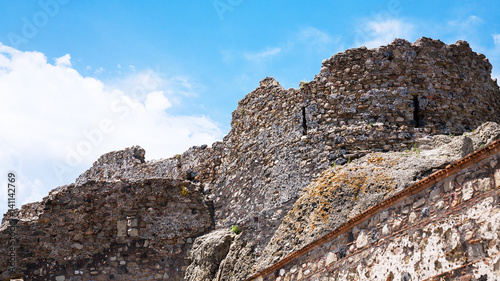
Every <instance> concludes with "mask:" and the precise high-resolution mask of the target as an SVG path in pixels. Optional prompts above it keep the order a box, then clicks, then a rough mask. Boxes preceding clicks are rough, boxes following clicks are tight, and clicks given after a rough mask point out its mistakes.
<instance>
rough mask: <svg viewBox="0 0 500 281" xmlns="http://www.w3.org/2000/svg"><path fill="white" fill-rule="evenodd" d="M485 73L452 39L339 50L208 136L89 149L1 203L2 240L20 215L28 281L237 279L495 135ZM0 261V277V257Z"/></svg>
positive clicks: (22, 268) (254, 95)
mask: <svg viewBox="0 0 500 281" xmlns="http://www.w3.org/2000/svg"><path fill="white" fill-rule="evenodd" d="M490 74H491V65H490V63H489V62H488V60H487V59H486V58H485V57H484V56H483V55H482V54H477V53H475V52H473V51H472V50H471V49H470V47H469V45H468V44H467V43H466V42H463V41H458V42H457V43H456V44H451V45H446V44H444V43H442V42H441V41H439V40H432V39H429V38H421V39H419V40H417V41H416V42H415V43H410V42H407V41H405V40H402V39H396V40H395V41H394V42H392V43H391V44H389V45H387V46H383V47H380V48H377V49H366V48H364V47H362V48H358V49H350V50H347V51H345V52H343V53H339V54H336V55H335V56H333V57H332V58H330V59H327V60H325V61H323V64H322V67H321V71H320V73H319V74H318V75H316V77H315V78H314V80H313V81H311V82H309V83H301V85H300V87H299V89H284V88H283V87H281V86H280V84H279V83H278V82H277V81H275V80H274V79H273V78H266V79H264V80H262V81H261V83H260V85H259V87H258V88H256V89H255V90H254V91H252V92H251V93H249V94H248V95H247V96H246V97H244V98H243V99H242V100H241V101H240V102H239V104H238V108H237V109H236V110H235V111H234V112H233V118H232V121H231V131H230V132H229V134H228V135H227V136H226V137H224V139H223V140H222V141H221V142H216V143H214V144H213V145H212V146H207V145H202V146H199V147H193V148H190V149H189V150H188V151H186V152H184V153H183V154H181V155H176V156H175V157H172V158H169V159H159V160H154V161H145V159H144V155H145V151H144V150H143V149H142V148H140V147H132V148H127V149H125V150H122V151H115V152H111V153H108V154H105V155H103V156H101V157H100V158H99V159H98V160H97V161H96V162H95V163H94V165H93V166H92V167H91V168H90V169H89V170H88V171H86V172H85V173H83V174H82V175H81V176H80V177H78V179H77V180H76V182H75V184H72V185H69V186H65V187H61V188H58V189H56V190H54V191H53V192H51V194H49V196H48V197H46V198H44V200H43V201H42V202H40V203H33V204H28V205H26V206H23V207H22V209H21V210H19V211H17V212H14V213H10V214H8V215H7V216H5V217H4V220H3V224H2V229H1V230H0V240H1V241H2V242H1V243H4V242H5V241H6V239H7V238H6V237H8V234H7V232H6V231H7V230H6V229H7V228H8V227H9V225H10V223H15V222H16V220H18V221H19V222H18V225H19V229H20V230H22V231H19V232H18V233H19V235H20V236H19V239H18V240H19V249H18V255H19V267H18V271H17V272H18V273H19V274H21V275H25V276H29V278H31V279H30V280H48V279H53V278H54V277H55V276H57V277H58V278H59V279H58V280H67V279H70V280H87V279H89V278H94V279H96V280H98V279H105V278H111V277H112V278H115V279H117V280H141V279H148V278H149V279H151V280H163V279H167V280H181V279H183V278H185V279H186V280H200V281H202V280H244V279H245V278H247V277H248V276H250V275H251V274H253V273H255V272H256V271H258V270H260V269H262V268H263V267H266V266H269V265H270V264H272V263H274V262H276V261H278V260H279V259H281V258H282V257H284V256H286V255H287V254H289V253H291V252H292V251H294V250H296V249H298V248H300V247H302V246H303V245H305V244H307V243H308V242H310V241H312V240H314V239H315V238H317V237H318V236H320V235H322V234H324V233H326V232H328V231H330V230H332V229H335V227H337V226H338V225H340V224H341V223H342V222H343V221H346V220H348V219H349V218H351V217H352V216H354V215H355V214H358V213H360V212H362V211H363V210H364V209H366V208H368V207H369V206H371V205H373V204H376V203H377V202H380V201H381V200H383V199H385V198H388V197H390V196H391V195H393V194H395V193H396V192H398V191H400V190H403V189H405V188H406V187H407V186H409V185H411V184H412V183H413V182H415V181H417V180H418V179H420V178H422V177H425V176H427V175H429V174H430V173H432V172H433V171H435V170H437V169H441V168H443V167H444V166H446V165H447V164H449V163H452V162H453V161H456V160H458V159H460V158H461V157H463V156H465V155H466V154H467V153H470V152H471V151H473V150H475V149H477V148H479V147H481V146H482V145H487V144H488V143H489V142H491V140H493V139H496V138H497V137H498V132H499V128H498V125H495V124H494V123H486V122H488V121H493V122H500V114H499V113H500V89H499V87H498V85H497V84H496V82H495V81H493V80H492V79H491V77H490ZM485 123H486V124H485ZM478 127H479V128H478ZM475 128H478V129H475ZM474 129H475V131H474V132H473V130H474ZM463 133H467V135H462V134H463ZM453 135H457V136H458V135H462V136H458V137H453ZM313 180H314V182H313ZM87 197H88V198H87ZM108 201H109V202H108ZM112 202H114V203H112ZM113 204H114V205H113ZM103 214H106V215H103ZM232 225H238V226H239V227H240V228H241V229H242V233H241V234H239V235H233V234H231V233H228V232H227V229H228V228H229V227H231V226H232ZM59 229H64V230H66V231H67V233H72V234H66V233H61V232H60V231H59ZM212 230H215V231H216V232H213V233H211V232H210V231H212ZM21 233H22V234H21ZM77 233H79V234H80V236H81V237H80V236H78V235H76V234H77ZM119 234H120V235H119ZM75 237H76V238H75ZM5 243H6V242H5ZM75 243H77V244H75ZM193 243H194V244H193ZM32 245H34V246H32ZM72 245H75V246H72ZM0 251H2V250H1V249H0ZM4 251H5V249H4ZM188 253H189V254H188ZM118 254H120V255H118ZM0 272H1V273H2V274H3V275H2V278H4V279H5V278H7V276H10V275H9V274H10V273H9V272H8V271H7V262H6V261H0ZM184 274H186V275H185V277H184Z"/></svg>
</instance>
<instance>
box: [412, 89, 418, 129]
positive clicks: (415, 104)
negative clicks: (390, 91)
mask: <svg viewBox="0 0 500 281" xmlns="http://www.w3.org/2000/svg"><path fill="white" fill-rule="evenodd" d="M419 111H420V104H419V102H418V96H414V97H413V121H415V127H420V122H419V118H418V116H419V114H420V112H419Z"/></svg>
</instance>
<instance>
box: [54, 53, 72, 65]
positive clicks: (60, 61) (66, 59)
mask: <svg viewBox="0 0 500 281" xmlns="http://www.w3.org/2000/svg"><path fill="white" fill-rule="evenodd" d="M56 66H61V67H71V56H70V55H69V54H66V55H64V56H62V57H60V58H56Z"/></svg>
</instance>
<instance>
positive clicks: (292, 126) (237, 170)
mask: <svg viewBox="0 0 500 281" xmlns="http://www.w3.org/2000/svg"><path fill="white" fill-rule="evenodd" d="M490 73H491V65H490V63H489V62H488V60H487V59H486V58H485V57H484V56H483V55H480V54H477V53H475V52H473V51H472V50H471V49H470V47H469V45H468V44H467V43H466V42H463V41H459V42H457V43H456V44H452V45H446V44H444V43H442V42H441V41H439V40H432V39H428V38H421V39H419V40H417V41H416V42H415V43H409V42H407V41H405V40H401V39H397V40H395V41H394V42H392V43H391V44H389V45H388V46H384V47H380V48H378V49H370V50H368V49H366V48H359V49H351V50H347V51H345V52H343V53H339V54H336V55H335V56H333V57H332V58H330V59H328V60H325V61H324V62H323V66H322V68H321V72H320V73H319V74H318V75H317V76H316V77H315V79H314V80H313V81H311V82H309V83H302V84H301V86H300V89H288V90H286V89H283V88H282V87H281V86H280V85H279V83H278V82H277V81H275V80H274V79H272V78H267V79H264V80H263V81H261V85H260V87H258V88H257V89H256V90H254V91H253V92H251V93H249V94H248V95H247V96H246V97H245V98H244V99H242V100H241V101H240V102H239V105H238V108H237V110H236V111H234V112H233V119H232V122H231V125H232V129H231V132H230V133H229V134H228V135H227V136H226V137H225V138H224V140H223V143H222V147H223V150H222V154H221V164H220V167H219V170H218V171H219V172H220V173H218V174H216V178H215V181H214V186H215V188H214V191H215V199H214V200H215V208H216V223H217V227H218V228H219V227H226V226H229V225H231V224H235V223H237V224H240V225H241V224H243V225H245V227H247V228H248V229H249V230H251V231H252V232H254V233H255V235H253V236H252V239H251V240H252V241H256V243H257V244H258V245H257V250H258V249H261V248H262V246H263V245H266V244H267V243H268V241H269V239H270V237H272V234H273V233H274V231H275V230H276V228H277V227H278V226H279V224H280V222H281V221H282V219H283V217H284V216H285V214H286V213H287V212H288V210H289V209H290V208H291V206H292V205H293V202H294V201H295V200H296V199H297V198H298V195H299V194H300V192H301V191H302V190H303V189H304V188H305V187H306V186H307V185H308V184H309V183H310V181H311V180H312V179H313V178H316V177H318V176H319V174H320V172H321V171H323V170H324V169H326V168H327V167H329V166H332V165H334V164H337V165H341V164H345V163H347V162H348V161H349V160H353V159H356V158H358V157H361V156H362V155H364V154H366V153H369V152H371V151H401V150H405V149H408V148H411V147H412V146H413V144H414V143H415V140H416V139H417V138H420V137H425V136H427V135H434V134H461V133H463V132H464V131H470V130H472V129H473V128H476V127H477V126H479V125H481V124H482V123H484V122H486V121H496V122H499V121H500V114H499V113H500V111H499V110H500V90H499V88H498V85H497V84H496V82H495V81H493V80H491V78H490ZM415 105H417V107H418V108H417V109H416V108H415ZM261 230H265V231H261Z"/></svg>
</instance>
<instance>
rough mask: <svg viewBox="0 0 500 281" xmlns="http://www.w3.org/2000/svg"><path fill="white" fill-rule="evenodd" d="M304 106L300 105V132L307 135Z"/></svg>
mask: <svg viewBox="0 0 500 281" xmlns="http://www.w3.org/2000/svg"><path fill="white" fill-rule="evenodd" d="M306 122H307V121H306V108H305V107H302V129H303V130H302V134H303V135H304V136H305V135H307V123H306Z"/></svg>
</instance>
